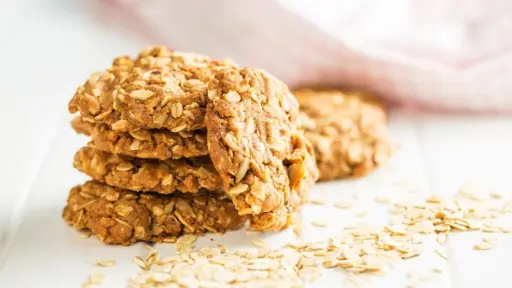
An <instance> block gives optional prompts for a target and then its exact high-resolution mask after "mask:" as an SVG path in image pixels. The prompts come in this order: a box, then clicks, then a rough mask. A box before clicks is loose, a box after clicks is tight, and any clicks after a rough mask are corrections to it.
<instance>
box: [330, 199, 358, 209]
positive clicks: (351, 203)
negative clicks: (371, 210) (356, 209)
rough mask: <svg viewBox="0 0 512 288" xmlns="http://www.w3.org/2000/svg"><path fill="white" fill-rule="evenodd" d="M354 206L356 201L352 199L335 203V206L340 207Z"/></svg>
mask: <svg viewBox="0 0 512 288" xmlns="http://www.w3.org/2000/svg"><path fill="white" fill-rule="evenodd" d="M352 206H354V203H353V202H350V201H338V202H335V203H334V207H336V208H340V209H349V208H352Z"/></svg>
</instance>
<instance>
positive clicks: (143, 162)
mask: <svg viewBox="0 0 512 288" xmlns="http://www.w3.org/2000/svg"><path fill="white" fill-rule="evenodd" d="M73 165H74V167H75V168H77V169H78V170H80V171H82V172H84V173H85V174H87V175H89V176H90V177H92V178H93V179H94V180H97V181H100V182H103V183H106V184H108V185H111V186H114V187H119V188H123V189H128V190H132V191H153V192H159V193H163V194H169V193H173V192H175V191H177V190H179V191H181V192H183V193H197V192H199V191H201V190H202V189H206V190H209V191H215V190H218V189H220V188H221V186H222V183H221V179H220V177H219V174H218V173H217V171H215V169H214V168H213V166H212V164H211V162H210V159H209V158H208V157H200V158H192V159H185V158H183V159H177V160H165V161H163V160H157V159H139V158H133V157H130V156H123V155H119V154H111V153H107V152H104V151H101V150H98V149H95V148H93V147H83V148H81V149H80V150H79V151H78V152H77V153H76V154H75V160H74V162H73Z"/></svg>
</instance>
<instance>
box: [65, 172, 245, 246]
mask: <svg viewBox="0 0 512 288" xmlns="http://www.w3.org/2000/svg"><path fill="white" fill-rule="evenodd" d="M226 198H227V196H226V195H216V194H194V195H191V194H180V193H176V194H173V195H161V194H155V193H134V192H131V191H128V190H122V189H119V188H113V187H110V186H108V185H105V184H102V183H99V182H96V181H89V182H86V183H85V184H83V185H80V186H76V187H74V188H73V189H71V192H70V194H69V196H68V200H67V205H66V207H65V208H64V211H63V218H64V220H65V221H66V222H67V223H69V224H70V225H72V226H74V227H75V228H77V229H88V230H90V231H91V232H92V233H93V234H94V235H96V236H97V237H98V238H99V239H100V240H101V241H103V242H104V243H107V244H120V245H131V244H133V243H135V242H137V241H148V242H166V241H171V242H172V241H174V240H175V237H176V236H179V235H182V234H204V233H206V232H214V233H223V232H225V231H228V230H236V229H239V228H241V227H242V226H243V225H244V223H245V222H246V220H247V219H246V218H245V217H244V216H239V215H238V213H237V210H236V209H235V206H234V205H233V203H232V202H231V201H230V200H229V199H226Z"/></svg>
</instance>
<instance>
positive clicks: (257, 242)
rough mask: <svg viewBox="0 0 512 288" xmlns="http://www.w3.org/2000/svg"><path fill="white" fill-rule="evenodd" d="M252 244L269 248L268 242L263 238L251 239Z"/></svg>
mask: <svg viewBox="0 0 512 288" xmlns="http://www.w3.org/2000/svg"><path fill="white" fill-rule="evenodd" d="M250 241H251V244H253V245H254V246H256V247H258V248H268V245H267V242H265V240H263V239H251V240H250Z"/></svg>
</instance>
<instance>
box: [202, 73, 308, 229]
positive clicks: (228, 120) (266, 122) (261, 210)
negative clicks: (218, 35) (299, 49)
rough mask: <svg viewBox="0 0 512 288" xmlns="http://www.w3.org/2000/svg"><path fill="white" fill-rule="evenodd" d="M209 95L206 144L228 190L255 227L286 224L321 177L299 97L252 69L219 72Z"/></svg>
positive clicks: (273, 227)
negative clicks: (302, 124)
mask: <svg viewBox="0 0 512 288" xmlns="http://www.w3.org/2000/svg"><path fill="white" fill-rule="evenodd" d="M208 96H209V97H210V102H209V103H208V106H207V111H206V117H205V120H206V127H207V132H208V133H207V134H208V135H207V141H208V147H209V150H210V157H211V159H212V162H213V165H214V166H215V168H216V170H217V171H218V172H219V174H220V177H221V178H222V181H223V184H224V190H225V191H226V193H227V194H228V195H229V196H231V198H232V200H233V202H234V204H235V207H236V208H237V210H238V211H239V213H240V214H241V215H253V217H252V220H251V226H252V227H253V228H254V229H257V230H265V231H276V230H280V229H282V228H284V227H286V226H287V225H288V224H289V223H290V215H291V213H292V212H293V211H295V210H296V209H297V208H298V206H299V205H300V204H301V203H302V201H303V198H304V197H305V194H306V192H307V191H308V190H309V189H310V188H311V186H312V185H313V184H314V182H315V181H316V179H317V175H318V172H317V169H316V167H315V165H314V163H315V162H314V156H313V151H312V149H311V146H310V144H309V142H307V140H306V139H305V138H304V136H303V134H302V131H301V130H300V129H299V125H298V115H299V108H298V103H297V100H296V99H295V98H294V97H293V95H292V94H291V93H290V92H289V90H288V88H287V87H286V85H285V84H284V83H282V82H280V81H279V80H277V79H276V78H274V77H273V76H271V75H269V74H268V73H266V72H264V71H263V70H258V69H253V68H243V69H235V68H232V69H223V70H221V71H219V72H218V73H217V74H216V76H215V80H213V81H212V82H210V84H209V91H208Z"/></svg>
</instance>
